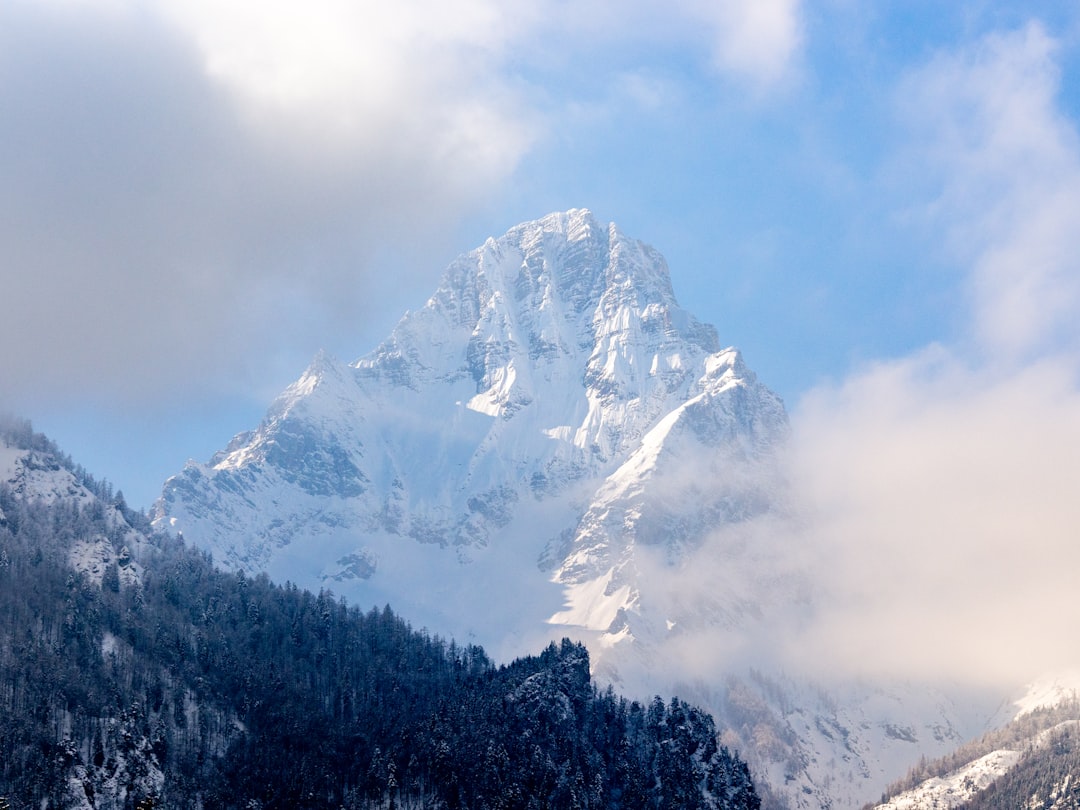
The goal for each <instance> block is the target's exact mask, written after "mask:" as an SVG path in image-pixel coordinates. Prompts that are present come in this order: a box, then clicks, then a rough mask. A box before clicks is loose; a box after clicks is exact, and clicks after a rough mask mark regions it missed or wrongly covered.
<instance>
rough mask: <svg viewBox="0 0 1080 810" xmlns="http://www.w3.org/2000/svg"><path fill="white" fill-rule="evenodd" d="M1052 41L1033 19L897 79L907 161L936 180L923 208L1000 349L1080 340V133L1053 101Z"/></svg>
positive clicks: (987, 340) (1017, 350)
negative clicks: (909, 130) (910, 133)
mask: <svg viewBox="0 0 1080 810" xmlns="http://www.w3.org/2000/svg"><path fill="white" fill-rule="evenodd" d="M1056 50H1057V44H1056V43H1055V41H1054V40H1053V39H1051V38H1050V37H1049V36H1048V35H1047V33H1046V32H1045V31H1044V30H1043V28H1042V27H1041V26H1039V25H1037V24H1034V23H1032V24H1030V25H1028V26H1027V27H1026V28H1025V29H1023V30H1021V31H1018V32H1014V33H1011V34H1007V35H1000V34H999V35H992V36H988V37H986V38H985V39H984V40H982V41H981V42H979V43H978V44H977V45H976V46H974V47H972V48H969V49H967V50H965V51H962V52H960V53H958V54H948V55H945V56H941V57H939V58H938V59H935V60H934V61H933V62H931V63H930V64H929V65H928V66H927V67H925V68H924V69H923V70H921V71H918V72H917V73H915V74H914V75H912V76H911V77H910V78H909V79H908V81H906V82H905V83H904V84H903V85H902V87H901V95H900V97H901V99H902V103H903V106H904V108H905V113H906V115H905V118H906V120H907V122H909V124H913V125H914V128H915V132H916V133H917V136H918V140H917V145H916V147H915V149H914V156H913V159H912V160H913V164H917V171H918V172H919V173H922V174H928V175H929V177H930V178H931V179H932V180H934V181H936V182H937V183H939V184H940V187H941V192H940V195H939V196H938V197H937V198H936V199H935V200H934V201H933V203H932V205H931V207H930V208H929V214H930V216H931V217H932V218H933V219H934V220H935V221H936V222H938V223H943V224H944V230H945V232H946V236H947V238H948V241H949V244H950V247H951V250H952V253H953V255H954V257H955V258H956V259H958V260H960V261H961V262H964V263H966V264H968V265H970V267H971V273H970V283H969V286H970V291H971V298H972V306H973V312H974V324H973V326H972V328H973V336H974V338H975V339H976V340H977V341H978V342H979V344H980V345H981V346H982V348H984V349H985V350H987V351H989V352H996V353H999V354H1001V355H1002V356H1003V357H1008V358H1017V359H1022V358H1024V357H1029V356H1031V355H1032V353H1035V354H1037V353H1039V352H1041V351H1046V350H1047V349H1048V348H1051V347H1053V346H1055V345H1059V344H1060V343H1061V342H1062V341H1066V342H1069V343H1071V347H1072V348H1073V349H1080V345H1077V343H1076V342H1075V341H1076V337H1077V330H1076V312H1077V311H1078V310H1080V251H1078V250H1077V248H1078V247H1080V142H1078V138H1077V134H1076V131H1075V129H1074V128H1073V125H1072V123H1071V122H1070V121H1069V120H1068V119H1067V118H1066V117H1065V116H1064V115H1063V114H1062V113H1061V112H1060V111H1059V110H1058V108H1057V107H1056V94H1057V92H1058V89H1059V82H1060V77H1059V68H1058V65H1057V63H1056V61H1055V55H1056ZM913 168H914V165H913Z"/></svg>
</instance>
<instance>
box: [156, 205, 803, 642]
mask: <svg viewBox="0 0 1080 810" xmlns="http://www.w3.org/2000/svg"><path fill="white" fill-rule="evenodd" d="M787 430H788V427H787V418H786V415H785V413H784V409H783V405H782V403H781V402H780V400H779V398H778V397H776V396H775V395H774V394H772V393H771V392H770V391H769V390H768V389H767V388H765V387H764V386H763V385H761V384H760V383H759V382H758V381H757V380H756V378H755V377H754V375H753V373H752V372H750V371H749V369H747V367H746V366H745V364H744V363H743V361H742V359H741V357H740V356H739V354H738V352H737V351H735V350H734V349H723V348H722V347H721V344H720V343H719V341H718V338H717V336H716V332H715V330H714V329H713V328H712V327H710V326H706V325H704V324H701V323H700V322H698V321H697V320H696V319H695V318H694V317H693V316H692V315H690V314H689V313H688V312H686V311H685V310H683V309H682V308H681V307H680V306H679V305H678V303H677V302H676V301H675V298H674V294H673V292H672V289H671V283H670V278H669V275H668V270H667V267H666V265H665V263H664V261H663V258H662V257H661V256H660V254H659V253H657V252H656V251H655V250H653V249H652V248H649V247H647V246H645V245H643V244H641V243H639V242H636V241H634V240H632V239H630V238H628V237H627V236H625V235H624V234H622V233H621V232H620V231H619V230H618V228H617V227H616V226H615V225H608V226H603V225H601V224H599V223H598V222H597V221H596V220H595V219H594V218H593V216H592V215H591V214H590V213H589V212H588V211H580V210H578V211H570V212H568V213H565V214H553V215H551V216H548V217H546V218H544V219H542V220H539V221H537V222H532V223H525V224H523V225H520V226H518V227H516V228H514V229H512V230H511V231H509V232H508V233H507V234H506V235H504V236H503V237H501V238H499V239H497V240H496V239H490V240H488V241H487V243H485V244H484V245H483V246H482V247H480V248H478V249H477V250H475V251H472V252H471V253H468V254H466V255H464V256H462V257H460V258H459V259H458V260H456V261H455V262H454V263H453V264H451V266H450V267H449V268H448V270H447V271H446V273H445V275H444V277H443V281H442V283H441V284H440V285H439V288H438V290H437V291H436V292H435V294H434V295H433V296H432V297H431V298H430V299H429V301H428V302H427V304H426V305H425V306H424V307H423V308H422V309H420V310H418V311H416V312H410V313H407V314H406V315H405V316H404V317H403V318H402V319H401V321H400V323H399V324H398V326H397V327H396V328H395V329H394V331H393V333H392V334H391V336H390V337H389V338H388V339H387V340H386V341H384V342H383V343H382V344H381V345H380V346H379V347H377V348H376V349H375V350H374V351H373V352H371V353H370V354H368V355H366V356H364V357H362V358H360V359H359V360H357V361H356V362H355V363H352V364H351V365H344V364H342V363H339V362H337V361H336V360H334V359H333V358H331V357H328V356H326V355H320V356H319V357H317V358H315V360H314V361H313V363H312V365H311V367H310V368H309V369H308V370H307V371H306V372H305V373H304V375H303V376H302V377H301V378H300V379H299V380H298V381H297V382H296V383H294V384H293V385H292V386H290V387H289V388H288V389H287V390H286V391H285V392H284V393H283V394H282V395H281V396H280V397H279V398H278V399H277V401H276V402H275V403H274V404H273V405H272V406H271V408H270V410H269V412H268V414H267V416H266V418H265V419H264V421H263V423H262V424H261V425H260V426H259V427H258V428H257V429H256V430H254V431H252V432H250V433H246V434H242V435H240V436H237V437H236V438H235V439H234V440H233V441H232V442H231V443H230V445H229V446H228V447H227V448H226V449H225V450H224V451H222V452H221V453H219V454H218V455H216V456H215V457H214V458H213V459H212V460H211V461H210V462H209V463H208V464H198V463H194V462H193V463H189V464H188V465H187V467H186V468H185V469H184V471H183V472H182V473H180V474H179V475H177V476H175V477H174V478H171V479H170V480H169V481H168V482H167V483H166V485H165V488H164V492H163V495H162V498H161V500H160V501H159V502H158V504H157V505H156V507H155V522H156V525H158V526H160V527H167V528H170V529H175V530H179V531H182V532H183V533H184V536H185V537H187V538H188V539H189V540H190V541H192V542H194V543H195V544H196V545H198V546H200V547H202V548H205V549H207V550H209V551H211V552H212V553H213V554H214V558H215V560H216V561H217V562H218V563H219V564H221V565H224V566H226V567H229V568H233V569H246V570H249V571H266V572H268V573H269V574H270V575H271V576H273V577H275V578H277V579H285V578H289V579H293V580H294V581H297V582H299V583H301V584H304V585H306V586H309V587H318V586H322V585H325V586H327V587H332V588H333V589H334V590H335V592H338V593H341V594H344V595H346V596H348V597H349V598H350V599H356V600H358V601H362V602H372V601H374V602H376V603H382V602H385V601H390V602H391V603H393V604H395V605H399V606H400V607H401V609H402V610H403V611H406V612H408V613H409V614H410V615H412V616H414V617H415V620H416V621H422V622H426V623H428V625H429V626H430V627H432V628H437V629H439V630H440V631H441V632H452V633H453V634H454V635H456V636H457V637H474V636H475V637H476V638H479V639H483V640H485V642H486V643H488V644H490V645H493V646H494V648H495V649H500V648H502V646H503V645H504V644H507V645H511V647H512V645H514V644H522V643H526V644H527V643H529V639H530V638H532V637H535V636H537V635H538V634H539V635H541V636H543V635H545V634H547V633H548V632H550V631H547V630H546V629H545V621H546V620H548V619H551V620H552V622H553V623H555V624H562V625H567V626H573V627H579V628H583V629H585V630H588V631H592V632H596V633H601V634H604V635H605V636H606V638H607V639H608V641H609V642H610V643H615V642H617V640H618V639H619V638H620V637H627V636H628V634H633V633H634V631H633V630H632V629H631V625H632V624H633V623H634V622H644V623H646V624H655V622H656V621H657V617H655V616H650V615H649V611H647V610H645V609H642V607H641V604H640V601H639V600H640V597H641V582H640V581H639V580H640V579H641V578H640V575H639V568H640V567H641V566H643V565H645V564H646V558H651V557H652V556H657V555H659V557H660V558H661V559H662V560H667V561H669V562H670V563H671V564H676V563H678V561H680V560H682V559H683V558H684V556H685V555H684V552H685V550H687V549H692V548H695V547H697V546H699V545H700V544H701V542H702V541H703V539H704V538H705V536H706V534H707V533H708V532H709V531H710V530H711V529H712V528H714V527H715V526H716V525H717V524H734V523H738V522H740V521H743V520H746V519H747V518H749V517H753V516H755V515H760V514H762V513H765V512H767V511H768V510H769V509H770V508H771V507H772V504H773V503H774V502H775V500H776V498H775V497H774V490H775V488H776V487H777V486H779V481H778V478H777V477H776V475H775V472H774V470H773V469H772V462H773V453H774V451H775V449H776V448H777V447H778V446H779V445H780V444H781V443H782V442H783V440H784V438H785V437H786V435H787ZM477 583H483V584H484V588H492V589H493V592H491V593H477V590H478V589H477V587H476V586H477ZM500 589H505V590H504V591H503V592H502V593H500ZM500 596H505V598H500ZM492 603H495V604H498V605H499V607H500V609H499V611H491V610H490V609H489V606H490V604H492ZM680 619H681V617H680V616H676V615H667V616H664V617H662V619H661V620H660V621H661V625H660V630H661V631H662V632H664V633H666V632H667V630H666V629H665V628H664V627H663V623H664V622H678V621H679V620H680ZM655 630H656V628H655V627H650V628H649V632H653V631H655ZM506 651H507V652H510V653H515V652H516V650H514V649H507V650H506Z"/></svg>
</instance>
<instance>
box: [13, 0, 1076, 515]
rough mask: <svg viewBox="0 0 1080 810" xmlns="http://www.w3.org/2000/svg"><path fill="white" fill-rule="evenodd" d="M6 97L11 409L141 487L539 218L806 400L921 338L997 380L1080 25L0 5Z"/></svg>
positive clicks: (894, 17)
mask: <svg viewBox="0 0 1080 810" xmlns="http://www.w3.org/2000/svg"><path fill="white" fill-rule="evenodd" d="M1010 82H1011V83H1010ZM998 91H1000V92H1001V93H1003V94H1007V93H1012V94H1016V95H1019V96H1024V95H1025V94H1028V95H1030V94H1032V93H1034V94H1036V95H1038V94H1042V95H1041V96H1039V97H1038V98H1037V99H1034V100H1031V101H1030V104H1029V105H1028V107H1025V106H1024V104H1023V103H1017V104H1015V105H1013V106H1012V107H1009V106H1007V105H1005V106H1002V107H1001V108H1000V109H998V108H995V107H994V103H993V100H992V96H993V95H994V94H995V93H996V92H998ZM980 94H982V95H980ZM0 105H2V106H3V108H5V109H6V112H5V113H4V115H3V116H2V119H3V121H2V123H0V189H2V190H0V212H2V217H0V243H2V244H4V245H5V251H4V252H5V259H4V261H3V265H2V266H0V267H2V269H0V273H2V276H0V279H2V285H3V286H2V288H0V289H3V290H4V295H3V297H4V299H5V301H6V304H7V305H6V306H5V310H7V311H8V315H7V316H6V317H5V319H4V321H5V322H4V323H3V324H2V325H0V339H2V341H3V344H4V346H5V347H6V351H5V352H4V355H5V357H4V359H3V361H0V378H2V382H0V402H2V403H4V406H5V407H7V408H9V409H11V410H14V411H16V412H19V413H22V414H25V415H27V416H29V417H30V418H31V419H33V420H34V422H35V424H36V425H37V426H38V427H39V429H42V430H45V431H47V432H49V433H50V434H52V435H53V436H54V437H56V438H57V439H58V440H59V441H60V442H61V444H62V445H63V446H64V447H65V448H67V449H68V450H69V452H71V453H72V454H74V455H75V456H76V457H77V459H78V460H79V461H81V462H82V463H83V464H84V465H86V466H87V467H88V468H90V469H91V470H93V471H95V472H97V473H98V474H100V475H102V476H105V477H108V478H109V479H110V480H111V481H113V482H114V483H115V484H116V485H117V486H119V487H121V488H122V489H124V491H125V492H127V493H128V496H129V499H130V500H132V501H133V502H134V503H136V504H138V505H144V506H145V505H149V502H150V500H151V499H152V498H153V497H154V495H155V493H156V491H157V490H158V488H159V485H160V481H161V479H163V478H164V477H166V476H167V475H169V474H171V473H173V472H175V471H177V470H178V469H179V468H180V466H182V464H183V462H184V460H185V459H186V458H187V457H189V456H194V457H197V458H200V459H204V458H206V457H208V456H209V454H210V453H212V452H213V450H215V449H217V448H218V447H220V446H221V445H223V444H224V443H225V442H226V441H227V440H228V438H229V437H230V436H231V435H232V434H233V433H235V432H238V431H240V430H242V429H246V428H248V427H251V426H252V425H254V424H255V423H256V422H257V420H258V419H259V417H260V416H261V414H262V413H263V411H264V409H265V407H266V405H267V404H268V403H269V401H270V399H272V397H273V396H274V394H276V393H277V392H278V391H279V390H280V389H281V388H283V387H284V386H285V385H286V384H288V383H289V382H290V381H292V380H293V379H294V378H295V377H297V376H298V375H299V374H300V373H301V371H302V370H303V368H304V366H305V365H306V362H307V360H308V359H309V358H310V357H311V356H312V355H313V354H314V353H315V351H317V350H318V349H319V348H323V347H325V348H327V349H329V350H330V351H331V352H333V353H335V354H338V355H340V356H342V357H344V358H346V359H353V358H355V357H357V356H359V355H361V354H363V353H365V352H366V351H367V350H368V349H370V348H371V347H373V345H374V344H375V343H376V342H377V341H378V340H379V339H380V338H381V337H383V336H384V335H385V334H386V333H387V332H388V331H389V329H390V328H391V327H392V325H393V323H394V322H395V321H396V320H397V318H398V317H399V315H400V314H401V312H402V311H403V310H404V309H405V308H407V307H416V306H419V305H420V304H421V303H422V302H423V300H424V299H425V298H426V296H427V295H428V294H429V293H430V292H431V291H432V290H433V289H434V286H435V284H436V282H437V279H438V277H439V275H440V273H441V271H442V269H443V267H445V266H446V264H448V263H449V261H450V260H451V259H452V258H453V256H455V255H456V254H458V253H460V252H463V251H465V250H468V249H470V248H472V247H473V246H475V245H477V244H479V243H480V242H482V241H483V240H484V239H485V238H486V237H487V236H488V235H496V234H499V233H502V232H503V231H505V230H506V229H507V228H508V227H510V226H512V225H513V224H515V223H517V222H519V221H522V220H526V219H533V218H536V217H539V216H541V215H543V214H545V213H547V212H549V211H552V210H562V209H566V208H570V207H588V208H591V209H592V210H593V211H594V213H596V215H597V216H598V217H600V218H601V219H603V220H613V221H616V222H618V223H619V224H620V226H621V227H622V228H623V230H624V231H626V232H627V233H630V234H632V235H634V236H636V237H638V238H640V239H642V240H644V241H647V242H649V243H651V244H653V245H655V246H656V247H657V248H659V249H660V250H661V252H663V253H664V254H665V256H666V257H667V258H668V261H669V264H670V267H671V270H672V277H673V283H674V286H675V289H676V293H677V294H678V295H679V297H680V300H681V301H682V302H683V303H684V305H685V306H687V307H688V308H689V309H691V310H692V311H694V312H695V314H697V315H698V316H699V317H700V318H702V319H703V320H706V321H709V322H711V323H713V324H715V325H716V326H717V328H718V330H719V332H720V334H721V339H722V340H724V341H725V342H729V343H733V344H736V345H738V346H739V347H741V348H742V349H743V351H744V354H745V356H746V358H747V360H748V362H749V364H750V365H751V367H753V368H754V369H756V370H757V372H758V374H759V375H760V376H761V378H762V379H763V380H765V381H766V382H767V383H768V384H769V385H770V386H771V387H773V388H774V389H776V390H777V391H779V392H780V393H781V394H782V395H783V396H784V398H785V400H786V402H787V403H788V405H789V407H790V408H791V409H792V410H793V411H795V412H797V411H798V407H799V403H800V401H802V399H803V398H804V397H805V396H806V395H807V393H808V392H811V391H813V390H815V389H816V388H817V387H819V386H822V385H843V384H844V382H845V380H848V379H849V378H850V377H851V376H852V375H857V374H858V373H860V371H861V370H863V369H865V368H867V367H871V366H873V365H874V364H875V363H877V362H880V361H891V360H896V359H901V358H905V357H908V356H911V355H913V354H914V353H917V352H919V351H921V350H923V349H924V348H925V347H927V346H930V345H932V344H943V345H945V346H947V347H949V348H950V350H953V351H955V352H957V353H958V356H960V357H962V358H963V359H964V362H965V363H969V364H974V365H975V366H977V367H979V364H980V363H982V360H981V359H980V357H981V355H982V354H984V353H986V352H989V351H994V350H996V349H997V348H999V347H997V346H995V345H994V343H993V339H992V338H990V337H987V336H986V335H985V334H984V333H983V332H980V329H983V331H984V332H985V329H984V327H985V326H986V325H985V324H984V323H982V321H983V320H984V319H985V318H987V317H990V316H989V314H988V313H989V312H990V308H991V307H992V306H994V305H996V304H994V303H993V302H992V301H990V300H988V299H987V300H984V299H986V297H987V296H989V297H990V298H992V297H993V296H994V295H997V293H996V292H994V291H991V292H984V293H979V292H978V291H977V287H978V282H977V271H976V269H975V268H976V266H977V264H978V262H979V257H980V256H982V255H983V253H984V251H985V250H987V249H988V246H989V245H991V244H992V243H993V241H994V239H995V238H996V236H995V234H994V233H993V225H992V224H991V223H990V222H989V220H988V219H987V218H988V217H993V216H996V215H994V214H992V213H988V211H989V209H990V208H991V207H992V206H991V200H992V198H993V196H994V195H1005V196H1007V195H1010V194H1013V193H1019V192H1017V184H1018V183H1019V184H1023V182H1024V181H1023V180H1022V179H1019V180H1018V179H1017V177H1020V178H1023V177H1024V176H1025V174H1026V173H1028V172H1030V171H1031V170H1032V169H1031V167H1030V166H1029V164H1031V163H1039V162H1042V163H1045V164H1046V165H1045V166H1043V167H1041V168H1040V169H1038V170H1039V171H1044V172H1045V173H1046V174H1047V175H1048V176H1050V177H1053V176H1055V172H1056V171H1057V168H1056V166H1057V163H1059V162H1060V163H1064V164H1066V165H1067V166H1069V167H1070V170H1071V169H1072V168H1075V164H1076V161H1077V160H1080V157H1078V154H1080V152H1078V147H1077V123H1078V119H1080V11H1078V10H1077V7H1076V5H1075V4H1074V3H1068V2H1025V3H1003V2H958V3H949V4H941V3H936V2H892V3H891V2H873V3H867V2H863V3H859V2H852V1H850V0H826V1H825V2H819V3H813V4H811V3H802V2H798V0H755V2H740V1H738V0H731V1H730V2H711V3H710V2H697V1H696V0H686V2H677V3H674V4H663V5H661V4H653V3H647V2H629V3H610V2H606V0H587V1H586V2H579V3H574V4H569V3H565V2H560V0H545V1H543V2H532V3H527V4H526V3H500V2H493V1H492V0H466V1H465V2H460V3H449V4H443V3H434V2H428V0H416V2H412V3H406V4H401V7H400V9H398V10H395V11H388V10H386V9H385V8H382V7H381V5H374V4H364V3H349V2H337V1H336V0H320V1H319V2H313V3H308V4H305V5H304V8H303V11H302V13H300V12H299V11H298V10H297V8H295V7H294V5H293V4H290V3H284V2H262V3H254V2H227V3H219V2H214V3H211V2H197V1H194V0H157V1H156V2H134V0H43V1H39V0H35V1H34V2H24V0H4V2H2V3H0ZM1013 115H1022V116H1030V118H1029V120H1028V121H1027V125H1028V127H1029V129H1030V131H1027V132H1023V133H1020V135H1019V136H1018V137H1021V138H1027V141H1025V142H1024V143H1020V144H1019V145H1014V146H1015V149H1016V152H1015V153H1012V154H1010V153H1008V149H1009V148H1010V147H1009V146H1008V144H1005V145H1001V144H993V143H984V142H983V141H984V140H985V139H987V138H991V137H993V135H992V133H993V132H994V128H995V127H1002V126H1005V124H1002V123H1001V121H996V120H995V119H994V116H999V117H1001V118H1003V119H1010V116H1013ZM1012 123H1013V124H1017V123H1018V122H1017V121H1015V120H1013V121H1012ZM1017 128H1019V127H1017ZM988 133H989V134H988ZM998 148H1000V149H1001V150H1002V156H999V157H994V156H993V155H987V154H982V155H981V156H980V155H979V154H976V153H979V152H980V150H982V151H984V152H985V151H988V150H993V149H998ZM980 160H985V161H987V166H986V167H980V165H979V163H978V161H980ZM1010 161H1011V162H1010ZM1014 174H1015V175H1016V176H1015V177H1014V176H1013V175H1014ZM1058 176H1059V177H1060V176H1064V175H1058ZM983 181H985V183H984V182H983ZM980 185H984V186H985V188H981V189H980ZM980 193H981V194H985V195H986V196H985V197H979V196H978V195H979V194H980ZM1023 193H1025V194H1032V195H1039V194H1044V195H1046V196H1047V197H1050V196H1053V195H1054V194H1058V193H1059V191H1058V190H1057V189H1055V188H1043V187H1041V186H1040V187H1033V188H1030V189H1026V190H1023ZM1062 227H1064V226H1062ZM1065 230H1066V231H1067V230H1068V229H1067V228H1065ZM965 234H966V235H965ZM1061 238H1062V239H1066V238H1067V237H1065V236H1062V237H1061ZM1062 252H1063V253H1065V254H1067V253H1068V251H1067V250H1066V249H1065V248H1062ZM1062 261H1063V262H1064V265H1063V266H1062V267H1061V268H1060V269H1059V270H1058V271H1055V273H1056V275H1054V276H1053V281H1054V283H1051V284H1050V286H1051V287H1054V289H1055V290H1059V289H1060V293H1059V292H1054V293H1052V294H1047V293H1046V291H1045V290H1044V291H1042V292H1040V293H1039V295H1040V296H1043V297H1044V298H1045V297H1047V296H1048V297H1049V298H1051V299H1054V300H1058V301H1059V303H1061V302H1062V301H1063V302H1064V308H1065V310H1066V312H1068V310H1069V308H1070V307H1071V305H1074V304H1076V303H1077V299H1076V297H1075V289H1073V288H1072V286H1071V285H1064V286H1063V285H1060V284H1057V280H1060V279H1062V278H1069V279H1075V276H1076V274H1077V272H1076V263H1075V260H1073V259H1071V258H1068V259H1062ZM1055 285H1056V286H1055ZM1065 287H1068V289H1065ZM980 295H983V296H984V298H980V297H979V296H980ZM1018 305H1019V303H1018ZM1033 306H1036V307H1041V306H1043V299H1042V298H1040V299H1039V301H1037V302H1035V303H1034V304H1033ZM1052 317H1053V318H1056V319H1057V322H1058V328H1057V331H1056V332H1055V333H1054V335H1053V336H1052V341H1056V343H1055V344H1054V346H1057V347H1058V348H1060V345H1064V343H1067V344H1069V346H1070V348H1074V345H1073V344H1074V342H1075V334H1074V331H1075V330H1074V328H1073V326H1072V324H1071V321H1070V320H1069V318H1068V317H1067V315H1062V314H1061V313H1060V312H1058V314H1057V315H1054V316H1052ZM980 324H982V325H980ZM1021 340H1026V338H1022V339H1021ZM1046 340H1051V338H1045V340H1044V342H1043V343H1040V344H1039V345H1038V346H1037V347H1035V348H1033V349H1031V351H1032V352H1034V355H1031V354H1029V356H1028V359H1029V360H1030V359H1032V358H1033V357H1034V356H1036V355H1039V356H1041V355H1040V353H1044V352H1046V351H1048V350H1050V349H1052V348H1054V346H1051V345H1050V344H1047V343H1046ZM1063 342H1064V343H1063ZM1025 351H1027V349H1025Z"/></svg>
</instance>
